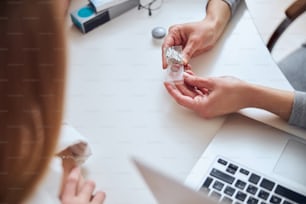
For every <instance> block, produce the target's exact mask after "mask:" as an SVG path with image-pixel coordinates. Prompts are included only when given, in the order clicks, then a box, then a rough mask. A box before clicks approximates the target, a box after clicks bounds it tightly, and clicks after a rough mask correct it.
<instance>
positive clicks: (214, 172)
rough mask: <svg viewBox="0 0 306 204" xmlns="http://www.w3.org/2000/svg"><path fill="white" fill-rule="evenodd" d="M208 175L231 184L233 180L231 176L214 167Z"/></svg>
mask: <svg viewBox="0 0 306 204" xmlns="http://www.w3.org/2000/svg"><path fill="white" fill-rule="evenodd" d="M210 175H211V176H213V177H215V178H217V179H220V180H221V181H224V182H225V183H228V184H232V183H233V182H234V180H235V178H234V177H233V176H231V175H228V174H226V173H223V172H222V171H219V170H218V169H215V168H213V169H212V170H211V172H210Z"/></svg>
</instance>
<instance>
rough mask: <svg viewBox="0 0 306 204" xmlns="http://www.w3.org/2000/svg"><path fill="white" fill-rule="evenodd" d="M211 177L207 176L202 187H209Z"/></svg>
mask: <svg viewBox="0 0 306 204" xmlns="http://www.w3.org/2000/svg"><path fill="white" fill-rule="evenodd" d="M212 181H213V179H212V178H211V177H207V178H206V180H205V181H204V183H203V185H202V188H207V189H208V188H209V186H210V184H211V183H212Z"/></svg>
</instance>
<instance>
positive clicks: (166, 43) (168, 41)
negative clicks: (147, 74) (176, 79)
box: [162, 33, 175, 69]
mask: <svg viewBox="0 0 306 204" xmlns="http://www.w3.org/2000/svg"><path fill="white" fill-rule="evenodd" d="M174 42H175V41H174V39H173V36H172V34H171V33H169V34H168V35H167V36H166V38H165V40H164V42H163V45H162V63H163V69H165V68H167V66H168V64H167V59H166V53H165V52H166V49H167V48H168V47H172V46H174Z"/></svg>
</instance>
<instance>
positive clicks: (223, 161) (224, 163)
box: [218, 159, 227, 166]
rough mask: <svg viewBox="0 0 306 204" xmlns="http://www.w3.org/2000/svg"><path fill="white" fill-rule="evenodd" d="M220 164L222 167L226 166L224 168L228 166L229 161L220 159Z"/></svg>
mask: <svg viewBox="0 0 306 204" xmlns="http://www.w3.org/2000/svg"><path fill="white" fill-rule="evenodd" d="M218 163H219V164H222V165H224V166H226V165H227V161H225V160H224V159H218Z"/></svg>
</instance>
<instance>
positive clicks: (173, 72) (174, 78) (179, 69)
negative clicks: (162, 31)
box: [165, 46, 184, 83]
mask: <svg viewBox="0 0 306 204" xmlns="http://www.w3.org/2000/svg"><path fill="white" fill-rule="evenodd" d="M165 53H166V59H167V64H168V67H167V74H166V78H165V81H166V82H172V83H173V82H183V74H184V63H183V56H182V46H173V47H168V48H166V50H165Z"/></svg>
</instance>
